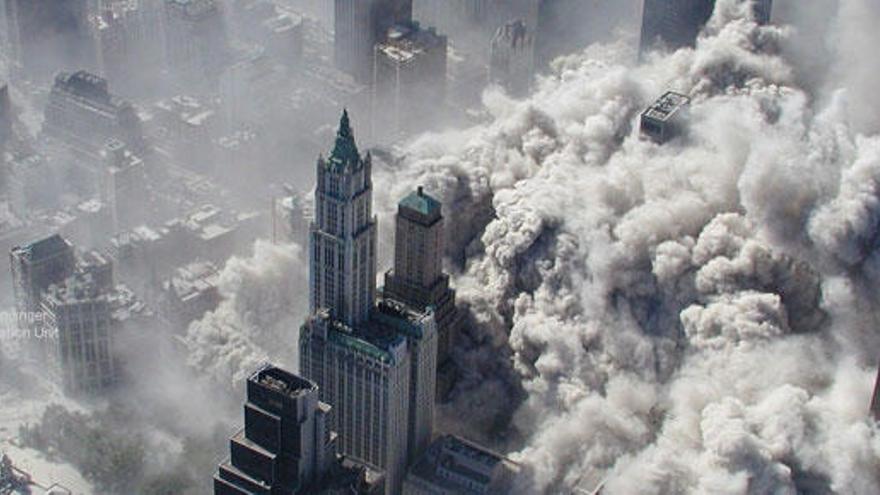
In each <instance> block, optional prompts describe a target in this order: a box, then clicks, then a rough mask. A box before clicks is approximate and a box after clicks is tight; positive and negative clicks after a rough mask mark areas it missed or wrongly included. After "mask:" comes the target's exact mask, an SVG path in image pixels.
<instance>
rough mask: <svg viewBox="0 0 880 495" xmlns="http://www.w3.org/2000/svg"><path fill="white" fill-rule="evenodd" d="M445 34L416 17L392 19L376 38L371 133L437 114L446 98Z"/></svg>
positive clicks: (414, 124)
mask: <svg viewBox="0 0 880 495" xmlns="http://www.w3.org/2000/svg"><path fill="white" fill-rule="evenodd" d="M447 45H448V42H447V39H446V36H442V35H439V34H437V32H436V31H435V30H434V29H433V28H428V29H422V28H421V26H420V25H419V23H417V22H410V23H401V24H397V25H395V26H394V27H392V28H389V30H388V31H387V36H386V37H385V39H384V40H383V41H381V42H380V43H377V44H376V47H375V62H374V74H373V102H372V103H373V112H372V114H373V115H372V116H373V135H374V137H378V138H382V137H392V138H396V137H398V136H399V135H400V134H401V133H407V132H419V131H423V130H426V129H427V128H428V127H429V125H430V124H431V123H432V122H430V121H429V120H426V119H425V115H433V116H435V119H436V118H437V117H442V114H443V109H444V108H445V103H446V68H447V67H446V55H447Z"/></svg>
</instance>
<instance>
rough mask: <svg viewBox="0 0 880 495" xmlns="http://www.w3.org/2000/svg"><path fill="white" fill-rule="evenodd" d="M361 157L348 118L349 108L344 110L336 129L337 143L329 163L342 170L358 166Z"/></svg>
mask: <svg viewBox="0 0 880 495" xmlns="http://www.w3.org/2000/svg"><path fill="white" fill-rule="evenodd" d="M360 159H361V156H360V154H359V153H358V149H357V144H355V142H354V133H353V132H352V131H351V123H350V122H349V120H348V110H343V111H342V119H340V121H339V130H338V131H336V144H335V145H334V146H333V151H332V152H331V153H330V158H329V160H328V164H329V165H330V166H332V167H334V168H335V169H336V170H337V171H341V170H343V169H345V168H346V167H353V168H356V167H357V166H358V163H359V162H360Z"/></svg>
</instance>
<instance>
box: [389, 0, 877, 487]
mask: <svg viewBox="0 0 880 495" xmlns="http://www.w3.org/2000/svg"><path fill="white" fill-rule="evenodd" d="M779 3H781V4H784V2H779ZM797 3H798V4H799V5H796V6H794V7H793V8H794V10H797V8H799V7H802V9H816V10H821V9H826V10H825V12H816V13H815V15H812V16H803V15H799V16H795V17H792V19H791V22H792V23H793V24H788V23H787V19H785V18H783V19H778V23H777V25H775V26H759V25H757V24H756V23H755V22H753V20H752V19H750V18H749V10H748V9H747V8H746V5H745V4H744V3H743V2H740V1H737V0H719V1H718V2H717V7H716V12H715V15H714V17H713V18H712V20H711V21H710V23H709V25H708V26H707V27H706V29H705V30H704V32H703V34H702V35H701V37H700V39H699V41H698V44H697V47H696V49H693V50H692V49H684V50H681V51H679V52H677V53H674V54H666V55H657V56H653V57H650V58H649V59H648V60H647V61H646V63H645V64H644V65H643V66H640V67H635V66H632V65H625V63H626V62H622V61H630V60H634V58H635V57H634V54H633V53H632V43H631V42H623V41H621V42H619V43H617V44H608V45H604V46H594V47H590V48H588V49H587V50H586V51H585V52H583V53H581V54H578V55H573V56H570V57H567V58H564V59H561V60H559V61H557V63H556V70H557V72H556V73H555V74H554V75H553V76H551V77H546V78H543V79H542V80H541V81H540V84H539V88H538V90H537V91H536V93H535V94H534V95H533V96H531V97H530V98H529V99H527V100H524V101H514V100H510V99H508V98H507V97H506V96H504V95H502V94H500V93H497V92H492V91H490V92H488V93H487V94H486V95H485V96H484V100H485V103H486V106H487V108H488V110H489V112H490V113H491V115H492V118H491V120H490V122H488V123H486V124H485V125H482V126H477V127H475V128H472V129H468V130H466V131H450V132H446V133H441V134H436V135H431V136H426V137H423V138H421V139H418V140H415V141H413V142H412V143H410V144H409V145H408V146H407V147H406V148H405V149H404V150H403V154H402V157H401V163H402V165H400V166H396V167H394V168H386V169H385V170H384V171H377V178H376V180H377V182H378V183H379V185H378V186H377V187H376V190H377V192H379V196H380V197H378V198H377V209H378V210H380V211H384V212H385V214H386V215H387V214H388V213H390V212H391V211H392V209H393V204H394V201H395V199H396V198H399V197H402V196H403V195H404V194H405V193H407V192H408V191H409V190H411V189H412V188H413V187H415V185H417V184H423V185H424V186H425V187H426V189H427V190H429V191H431V192H432V193H435V194H437V195H438V196H439V197H440V198H441V199H442V200H443V201H444V205H445V208H446V212H447V218H448V220H447V222H448V223H449V224H450V235H449V236H448V238H449V239H451V240H452V245H451V246H450V248H449V251H450V255H452V257H453V258H454V259H455V258H456V257H457V258H458V259H460V260H463V261H464V264H463V268H462V271H461V272H460V273H459V274H458V276H457V277H456V284H457V287H458V289H459V292H460V296H461V298H462V300H463V301H464V302H465V303H466V304H467V305H468V306H469V308H470V313H471V318H470V321H469V326H468V329H467V332H466V333H467V336H468V338H467V339H465V342H464V343H463V344H462V347H461V348H460V349H459V353H458V357H457V358H458V360H459V362H460V363H464V366H465V368H466V370H465V376H464V379H463V381H462V382H461V383H460V384H459V387H458V389H457V390H456V391H455V393H454V396H453V401H452V404H451V405H449V406H446V407H447V408H448V409H449V410H452V411H455V415H456V416H457V417H459V418H462V417H464V418H472V420H471V424H470V425H468V426H467V428H472V429H473V430H474V431H477V432H479V433H481V434H483V435H486V436H487V437H493V435H494V438H495V440H496V441H497V442H498V444H503V445H505V446H506V447H509V448H511V449H513V450H514V451H515V453H514V454H513V455H514V457H515V458H516V459H518V460H520V461H522V462H523V463H525V464H526V465H528V466H529V467H530V471H531V477H530V478H531V480H530V482H529V483H524V484H523V486H522V488H523V492H524V493H535V492H546V493H569V492H570V491H571V490H573V489H576V488H580V489H587V490H590V489H592V488H593V487H594V486H596V484H598V483H599V482H600V481H602V480H606V481H607V483H606V492H607V493H611V494H618V493H620V494H631V493H656V494H661V493H714V494H717V493H755V494H764V493H791V494H794V493H797V492H802V493H826V492H829V491H834V492H837V493H860V494H868V493H880V478H878V474H877V473H878V472H880V470H878V468H880V463H878V460H880V436H878V432H877V429H876V426H874V425H873V422H872V421H871V420H870V419H869V417H868V411H867V409H868V404H869V402H870V395H871V387H872V383H873V376H874V373H875V372H876V364H877V359H878V350H880V339H878V332H877V321H876V319H875V318H874V316H873V315H874V314H876V310H877V308H876V300H877V298H876V293H877V283H878V278H880V255H878V254H877V252H878V251H877V244H878V242H880V241H878V239H880V237H878V232H880V230H878V222H880V199H878V197H880V196H878V192H880V137H878V136H877V135H876V131H877V130H878V129H877V122H878V121H877V115H880V100H878V98H877V92H876V90H875V89H874V87H873V86H874V85H873V84H872V81H874V80H875V79H876V76H877V75H878V72H880V71H878V70H877V68H878V67H877V62H876V60H877V58H876V55H875V54H871V51H872V50H875V49H876V48H875V47H876V46H877V43H875V42H873V41H875V39H876V37H877V36H878V34H877V30H876V29H873V28H871V27H866V26H873V25H875V24H876V22H877V21H878V20H880V12H878V9H877V7H876V6H875V4H874V2H873V0H842V1H841V2H840V4H839V6H838V5H837V4H836V3H833V2H809V5H804V3H802V2H797ZM781 10H782V11H783V12H785V11H786V9H785V8H784V6H783V8H782V9H781ZM788 10H792V7H789V9H788ZM807 17H809V21H810V22H804V23H802V24H801V25H799V24H798V23H799V22H800V20H801V19H802V18H804V19H805V18H807ZM816 19H824V22H822V23H821V24H822V28H823V36H822V38H821V39H818V40H817V39H812V38H811V36H813V34H814V33H810V32H805V31H804V30H805V29H807V28H809V27H810V23H814V22H818V21H816ZM816 36H818V35H816ZM801 42H803V43H807V42H810V43H813V44H817V45H821V46H822V47H823V49H824V52H827V55H828V56H829V59H827V60H817V59H816V57H820V56H822V53H823V52H816V53H815V54H814V59H813V60H810V61H809V65H807V64H806V62H805V61H804V59H803V57H802V56H801V55H803V50H798V49H796V48H797V47H796V46H795V45H796V44H797V43H801ZM817 68H819V69H821V72H820V73H816V72H812V73H808V72H809V71H815V70H816V69H817ZM807 76H809V77H807ZM668 89H673V90H677V91H679V92H683V93H687V94H690V95H691V96H692V97H693V102H692V105H691V109H690V114H689V117H688V120H689V127H688V130H687V133H686V135H684V136H683V137H681V138H679V139H677V140H674V141H672V142H670V143H668V144H666V145H662V146H660V145H657V144H654V143H651V142H648V141H646V140H644V139H641V138H640V137H639V132H638V125H637V122H638V116H639V113H640V112H641V110H642V109H644V108H645V107H646V106H647V105H648V104H649V103H650V102H651V101H652V100H653V99H654V98H656V97H657V96H659V95H660V94H662V93H663V92H664V91H666V90H668ZM382 191H385V192H386V193H387V195H384V194H382ZM385 230H386V231H387V230H388V229H385ZM383 235H385V236H388V235H390V233H388V232H383ZM511 397H519V398H520V399H521V400H520V405H519V407H518V409H517V410H516V411H515V413H513V414H512V415H510V414H508V411H507V410H508V409H510V407H511V406H510V398H511ZM462 428H465V427H464V426H463V427H462ZM505 432H506V433H507V434H505ZM499 439H500V440H499Z"/></svg>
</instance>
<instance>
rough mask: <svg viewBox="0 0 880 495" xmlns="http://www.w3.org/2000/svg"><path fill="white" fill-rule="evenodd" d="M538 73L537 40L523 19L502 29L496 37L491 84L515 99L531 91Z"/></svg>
mask: <svg viewBox="0 0 880 495" xmlns="http://www.w3.org/2000/svg"><path fill="white" fill-rule="evenodd" d="M534 70H535V39H534V35H533V33H532V32H531V31H530V30H529V28H528V25H527V24H526V22H525V21H524V20H522V19H520V20H516V21H511V22H508V23H507V24H505V25H503V26H501V27H499V28H498V30H497V31H496V32H495V36H493V37H492V49H491V52H490V58H489V81H490V82H492V83H494V84H498V85H500V86H502V87H503V88H504V89H506V90H507V92H508V93H509V94H511V95H513V96H524V95H526V94H527V93H528V92H529V88H530V86H531V84H532V76H533V74H534Z"/></svg>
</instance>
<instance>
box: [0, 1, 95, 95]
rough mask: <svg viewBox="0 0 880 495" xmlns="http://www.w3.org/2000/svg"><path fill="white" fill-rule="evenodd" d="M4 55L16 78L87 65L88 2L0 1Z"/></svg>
mask: <svg viewBox="0 0 880 495" xmlns="http://www.w3.org/2000/svg"><path fill="white" fill-rule="evenodd" d="M0 10H2V11H3V12H2V15H0V18H2V19H5V21H6V24H5V25H4V26H3V30H2V31H4V33H0V36H3V37H4V38H5V40H4V41H5V44H6V53H7V56H8V58H9V61H10V62H11V72H12V73H13V74H15V75H22V76H33V77H40V78H41V77H46V76H49V75H50V74H52V73H54V72H55V71H57V70H58V68H59V67H62V68H71V67H77V66H79V67H81V66H82V65H83V64H88V63H89V62H90V60H89V48H90V46H89V37H88V32H89V30H88V0H0Z"/></svg>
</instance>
